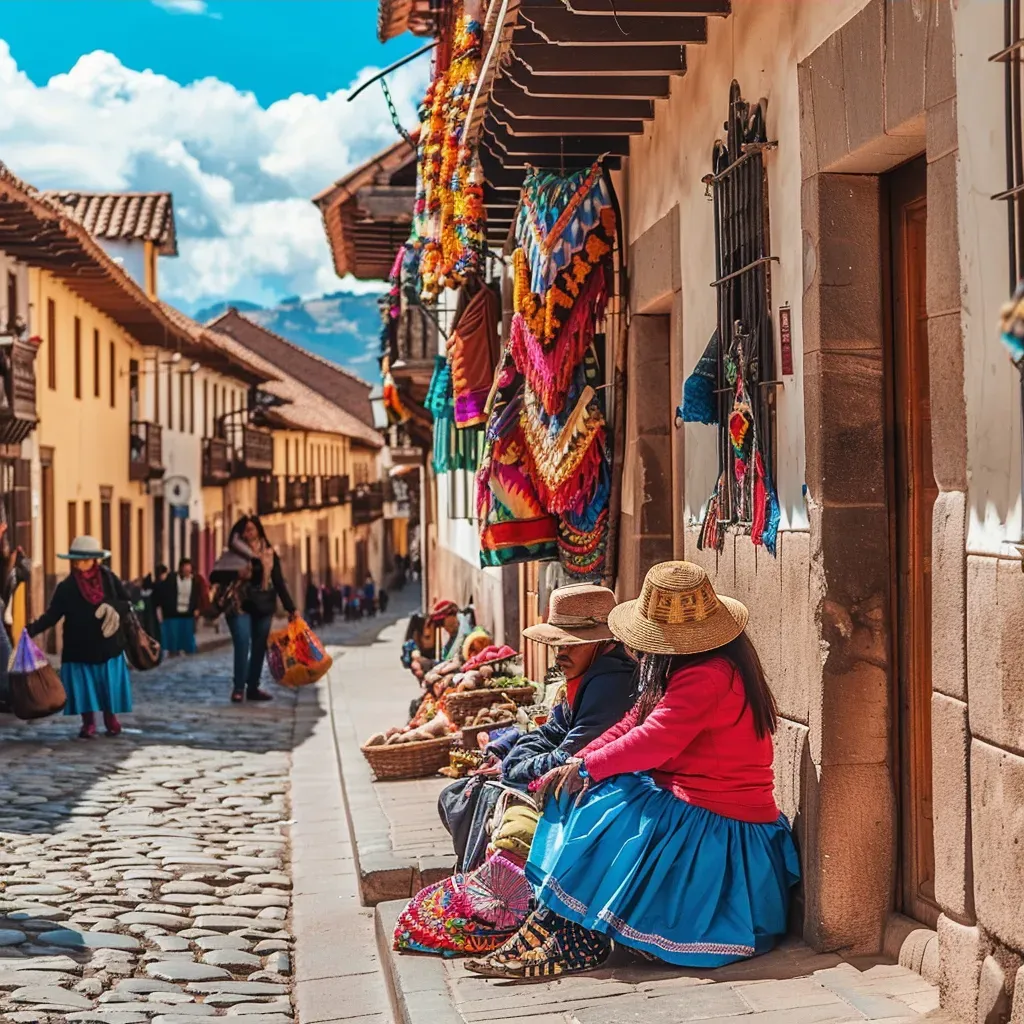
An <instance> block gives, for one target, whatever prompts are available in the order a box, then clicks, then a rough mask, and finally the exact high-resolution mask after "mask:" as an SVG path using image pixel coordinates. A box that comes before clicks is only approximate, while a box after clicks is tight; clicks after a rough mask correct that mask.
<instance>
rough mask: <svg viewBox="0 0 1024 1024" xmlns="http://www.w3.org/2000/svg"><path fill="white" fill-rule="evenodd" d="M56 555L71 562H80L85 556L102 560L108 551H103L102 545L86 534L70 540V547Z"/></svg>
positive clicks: (107, 554) (108, 553)
mask: <svg viewBox="0 0 1024 1024" xmlns="http://www.w3.org/2000/svg"><path fill="white" fill-rule="evenodd" d="M57 557H58V558H63V559H65V560H66V561H71V562H82V561H85V559H87V558H93V559H96V560H97V561H99V562H102V561H103V559H104V558H109V557H110V552H109V551H104V550H103V545H102V544H100V542H99V541H98V540H97V539H96V538H95V537H90V536H88V535H87V534H86V535H84V536H82V537H76V538H75V539H74V540H73V541H72V542H71V549H70V550H69V551H68V553H67V554H66V555H58V556H57Z"/></svg>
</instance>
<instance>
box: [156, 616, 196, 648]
mask: <svg viewBox="0 0 1024 1024" xmlns="http://www.w3.org/2000/svg"><path fill="white" fill-rule="evenodd" d="M160 645H161V647H163V649H164V653H165V654H178V653H179V652H180V653H182V654H195V653H196V623H195V619H193V618H192V617H191V616H189V617H188V618H185V617H184V616H183V617H182V618H180V619H164V621H163V622H162V623H161V624H160Z"/></svg>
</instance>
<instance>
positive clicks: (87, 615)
mask: <svg viewBox="0 0 1024 1024" xmlns="http://www.w3.org/2000/svg"><path fill="white" fill-rule="evenodd" d="M58 557H60V558H62V559H64V560H66V561H69V562H70V563H71V572H70V573H69V574H68V575H67V576H66V577H65V578H64V579H63V580H61V581H60V583H58V584H57V589H56V590H54V592H53V597H52V599H51V600H50V606H49V608H47V609H46V611H45V612H44V613H43V614H42V615H40V616H39V618H38V619H36V620H35V622H33V623H31V624H30V625H29V626H28V635H29V636H32V637H35V636H38V635H39V634H40V633H43V632H45V631H46V630H48V629H53V627H54V626H56V625H57V623H59V622H61V621H63V622H64V635H63V641H64V643H63V650H62V652H61V666H60V679H61V682H62V683H63V684H64V689H65V691H66V692H67V697H68V700H67V704H66V705H65V707H64V714H65V715H81V716H82V728H81V731H80V732H79V734H78V735H79V736H80V737H81V738H82V739H92V738H93V737H94V736H95V735H96V713H97V712H100V713H102V715H103V724H104V726H105V728H106V731H107V735H108V736H118V735H120V733H121V722H120V720H119V719H118V717H117V716H118V715H120V714H123V713H125V712H128V711H131V709H132V687H131V678H130V677H129V675H128V663H127V661H126V660H125V657H124V650H125V638H124V632H123V630H122V628H121V610H119V609H125V608H126V607H127V604H128V600H129V598H128V592H127V590H125V587H124V584H123V583H122V582H121V581H120V579H118V577H117V576H115V575H114V573H113V572H111V571H110V570H109V569H108V568H106V566H104V565H103V564H102V563H103V560H104V559H106V558H109V557H110V552H109V551H104V550H103V547H102V546H101V545H100V542H99V541H98V540H96V538H95V537H87V536H85V537H76V538H75V540H74V541H73V542H72V544H71V547H70V549H69V550H68V552H67V554H64V555H60V556H58Z"/></svg>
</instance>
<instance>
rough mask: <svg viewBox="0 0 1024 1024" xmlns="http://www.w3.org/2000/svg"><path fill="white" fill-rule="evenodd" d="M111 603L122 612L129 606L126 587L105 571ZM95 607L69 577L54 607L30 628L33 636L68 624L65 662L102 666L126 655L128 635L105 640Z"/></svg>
mask: <svg viewBox="0 0 1024 1024" xmlns="http://www.w3.org/2000/svg"><path fill="white" fill-rule="evenodd" d="M100 572H102V573H103V590H104V594H105V598H104V599H105V600H106V601H107V603H109V604H112V605H114V607H115V608H117V609H118V611H122V610H123V607H124V604H125V603H126V602H128V600H129V597H128V591H127V590H125V587H124V584H123V583H122V582H121V581H120V580H119V579H118V578H117V576H115V575H114V574H113V573H112V572H111V571H110V570H109V569H106V568H101V569H100ZM96 608H97V606H96V605H94V604H89V602H88V601H86V599H85V598H84V597H82V592H81V590H79V589H78V584H77V583H76V582H75V580H74V578H73V577H72V576H71V575H70V574H69V575H68V576H66V577H65V578H64V579H62V580H61V581H60V583H58V584H57V589H56V590H55V591H54V592H53V598H52V599H51V601H50V607H49V608H47V609H46V611H45V612H43V614H42V615H40V616H39V618H38V619H36V621H35V622H33V623H32V624H31V625H30V626H29V627H28V635H29V636H38V635H39V634H40V633H44V632H46V630H48V629H52V628H53V627H54V626H56V625H57V623H58V622H60V621H61V619H63V620H64V648H63V653H62V655H61V659H62V660H63V661H65V662H77V663H79V664H83V665H102V664H103V662H105V661H109V660H110V659H111V658H116V657H117V656H118V655H119V654H123V653H124V631H123V630H119V631H118V632H117V633H115V634H114V635H113V636H111V637H105V636H104V635H103V631H102V630H101V629H100V620H99V619H97V618H96Z"/></svg>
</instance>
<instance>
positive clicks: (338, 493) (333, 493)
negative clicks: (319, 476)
mask: <svg viewBox="0 0 1024 1024" xmlns="http://www.w3.org/2000/svg"><path fill="white" fill-rule="evenodd" d="M348 496H349V495H348V477H347V476H325V477H324V480H323V504H325V505H340V504H341V503H342V502H343V501H347V500H348Z"/></svg>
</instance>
